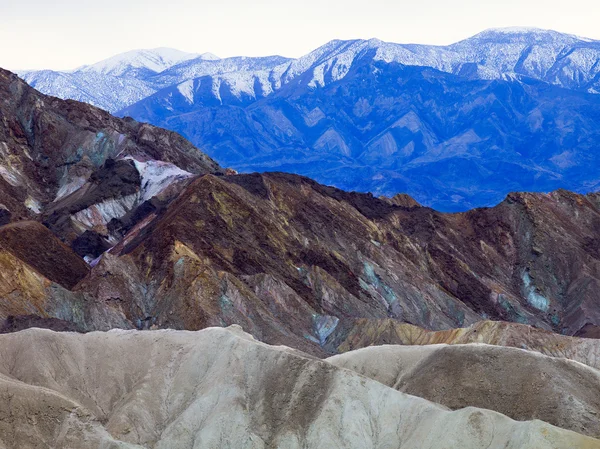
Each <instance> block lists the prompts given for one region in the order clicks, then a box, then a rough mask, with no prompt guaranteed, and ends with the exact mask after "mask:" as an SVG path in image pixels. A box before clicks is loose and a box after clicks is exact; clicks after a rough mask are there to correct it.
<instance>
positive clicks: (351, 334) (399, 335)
mask: <svg viewBox="0 0 600 449" xmlns="http://www.w3.org/2000/svg"><path fill="white" fill-rule="evenodd" d="M349 328H350V331H346V332H341V333H335V334H334V335H333V336H332V341H331V343H332V344H337V345H338V346H336V348H337V351H339V352H342V353H344V352H348V351H352V350H355V349H360V348H366V347H369V346H377V345H408V346H422V345H439V344H447V345H455V344H459V345H463V344H469V343H483V344H487V345H495V346H507V347H513V348H520V349H527V350H528V351H534V352H539V353H542V354H545V355H547V356H551V357H558V358H565V359H570V360H574V361H577V362H579V363H583V364H585V365H588V366H591V367H592V368H596V369H598V370H600V345H599V344H598V340H597V339H596V338H597V337H596V338H578V337H568V336H565V335H560V334H557V333H554V332H548V331H545V330H542V329H537V328H534V327H531V326H527V325H524V324H517V323H508V322H502V321H478V322H477V323H475V324H473V325H472V326H469V327H466V328H458V329H449V330H445V331H430V330H427V329H422V328H420V327H418V326H413V325H412V324H407V323H401V322H398V321H397V320H392V319H383V320H369V319H364V318H362V319H358V320H356V321H355V322H354V323H353V325H352V326H350V327H349ZM584 329H585V328H584ZM334 342H336V343H334Z"/></svg>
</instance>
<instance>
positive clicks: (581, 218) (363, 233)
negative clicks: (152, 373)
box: [0, 72, 600, 356]
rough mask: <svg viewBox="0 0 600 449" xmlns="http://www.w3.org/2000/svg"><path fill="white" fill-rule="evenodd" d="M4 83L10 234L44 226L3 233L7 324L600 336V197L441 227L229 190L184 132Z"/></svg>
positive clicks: (254, 180) (305, 338) (451, 219)
mask: <svg viewBox="0 0 600 449" xmlns="http://www.w3.org/2000/svg"><path fill="white" fill-rule="evenodd" d="M3 74H4V78H2V79H1V80H0V81H2V84H1V87H0V88H1V89H3V92H5V93H6V95H5V96H4V97H3V103H2V105H3V106H2V107H3V108H4V109H3V110H4V111H6V112H5V113H4V114H3V127H2V129H1V130H0V132H1V133H2V135H3V136H5V143H3V145H5V146H6V148H7V149H8V151H7V152H6V155H5V156H4V159H2V167H4V171H3V177H2V180H4V181H5V184H3V186H4V188H5V190H4V191H3V192H4V193H5V195H4V196H3V198H6V200H7V204H6V205H5V210H6V213H5V214H4V222H5V223H8V222H11V221H12V222H13V223H14V222H22V221H23V219H28V220H32V219H33V220H34V221H36V222H37V224H36V223H20V224H18V225H15V224H10V223H9V224H8V225H7V226H8V227H6V228H4V229H0V237H1V236H5V240H1V239H0V244H1V245H2V248H3V251H4V252H3V255H4V256H3V257H4V258H3V259H2V260H3V267H4V268H5V270H4V271H3V276H4V278H5V284H4V286H2V287H3V291H4V292H5V296H4V297H3V298H2V301H1V302H0V318H2V319H8V318H9V317H10V316H16V317H17V322H20V321H18V320H19V319H21V318H18V317H21V316H22V317H24V318H22V320H23V322H28V321H30V318H27V317H29V316H31V315H37V316H39V317H40V318H42V319H47V318H54V319H58V320H63V321H68V322H71V323H73V325H74V326H75V327H76V328H77V329H80V330H88V331H89V330H98V329H102V330H105V329H110V328H112V327H125V328H132V327H136V328H139V329H143V328H165V327H169V328H177V329H190V330H197V329H202V328H204V327H207V326H224V325H230V324H239V325H241V326H243V327H244V329H246V330H247V331H249V332H251V333H252V334H253V335H255V336H256V337H257V338H259V339H260V340H262V341H265V342H268V343H277V344H286V345H288V346H292V347H296V348H300V349H302V350H304V351H306V352H309V353H312V354H315V355H319V356H323V355H325V354H328V353H336V352H338V351H339V350H340V348H343V345H344V342H346V341H347V342H349V343H348V344H351V342H353V341H355V339H356V341H364V345H367V344H370V343H374V342H377V341H378V340H377V337H374V338H373V340H372V341H369V339H370V338H371V335H372V333H371V331H370V330H369V329H370V325H365V331H364V332H362V333H360V332H361V331H360V326H357V320H360V319H365V320H367V321H366V323H378V322H380V320H384V319H387V318H392V319H394V320H396V321H399V322H406V323H411V324H414V325H416V326H420V327H422V328H425V329H430V330H441V329H452V328H457V327H463V326H469V325H472V324H474V323H476V322H477V321H480V320H482V319H494V320H504V321H512V322H519V323H524V324H530V325H534V326H537V327H539V328H543V329H547V330H553V331H555V332H559V333H563V334H567V335H592V334H593V332H594V330H595V329H597V328H598V326H600V309H599V308H598V305H597V301H596V298H597V296H596V292H597V290H598V279H599V274H598V272H599V269H600V265H599V261H600V255H599V254H598V250H597V249H598V248H597V247H598V244H597V243H598V242H597V240H598V235H597V234H598V232H600V231H599V229H600V228H599V223H600V222H599V221H598V220H599V216H600V201H599V197H598V195H594V194H591V195H586V196H584V195H578V194H574V193H570V192H567V191H557V192H554V193H552V194H549V195H545V194H523V193H518V194H511V195H509V196H508V197H507V198H506V200H505V201H504V202H502V203H501V204H500V205H498V206H497V207H495V208H490V209H477V210H473V211H470V212H467V213H460V214H443V213H439V212H436V211H434V210H432V209H428V208H425V207H421V206H420V205H419V204H418V203H416V202H415V201H414V200H412V199H411V198H410V197H407V196H405V195H404V196H403V195H399V196H396V197H393V198H383V197H382V198H377V197H374V196H373V195H367V194H358V193H348V192H344V191H341V190H337V189H335V188H331V187H325V186H322V185H320V184H318V183H316V182H314V181H312V180H310V179H307V178H302V177H299V176H295V175H288V174H282V173H271V174H262V175H260V174H252V175H235V174H233V173H232V172H228V174H225V173H223V172H222V171H221V170H220V169H219V167H218V166H217V165H216V164H215V163H214V162H213V161H212V160H210V159H209V158H208V157H207V156H205V155H203V154H202V153H200V152H199V151H198V150H196V149H195V148H194V147H192V146H191V145H190V144H189V143H188V142H186V141H185V140H183V139H182V138H180V137H178V136H176V135H174V134H172V133H169V132H167V131H163V130H158V129H155V128H152V127H150V126H148V125H141V124H139V123H137V122H133V121H121V120H119V119H116V118H114V117H111V116H109V115H108V114H105V113H102V112H101V111H99V110H97V109H95V108H92V107H90V106H86V105H83V104H81V103H76V102H64V101H62V100H58V99H54V98H49V97H45V96H42V95H40V94H39V93H36V92H35V91H33V90H32V89H31V88H29V87H27V86H26V85H25V84H24V83H23V82H21V81H19V80H18V79H17V78H16V77H14V76H12V75H10V74H8V73H6V72H3ZM29 118H31V120H29ZM15 130H17V131H15ZM19 130H20V131H19ZM19 133H20V134H19ZM99 133H101V134H102V136H103V137H102V138H100V139H98V135H99ZM98 142H104V143H103V144H102V143H98ZM27 155H29V156H30V157H28V156H27ZM9 175H10V176H9ZM9 181H10V183H9ZM32 205H34V206H35V207H34V208H32ZM28 207H29V208H28ZM40 222H41V223H43V224H44V225H45V226H46V228H47V229H44V228H43V227H42V226H40V225H39V223H40ZM51 234H53V235H51ZM25 235H29V236H32V237H33V238H31V239H30V241H29V242H27V244H26V245H25V244H23V245H20V244H19V242H20V240H21V239H23V238H24V237H23V236H25ZM48 242H54V243H52V244H51V245H48ZM52 248H57V249H58V250H59V251H55V250H52V251H50V250H49V249H52ZM78 256H79V257H81V258H84V259H85V260H86V261H87V262H88V265H89V267H86V266H85V265H84V264H83V263H82V262H81V260H79V259H78ZM58 259H60V262H59V260H58ZM61 263H62V265H61ZM34 321H35V320H34ZM12 322H13V323H14V322H15V321H14V318H13V321H12ZM7 326H8V328H10V327H11V326H13V325H7ZM374 326H375V329H377V326H378V324H374ZM356 332H359V335H358V336H356ZM377 332H378V331H374V332H373V334H377ZM363 339H364V340H363Z"/></svg>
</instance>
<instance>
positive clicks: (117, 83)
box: [19, 48, 219, 112]
mask: <svg viewBox="0 0 600 449" xmlns="http://www.w3.org/2000/svg"><path fill="white" fill-rule="evenodd" d="M189 60H196V61H198V62H200V61H211V62H212V61H218V60H219V58H218V57H217V56H215V55H213V54H212V53H204V54H197V53H186V52H182V51H179V50H175V49H172V48H156V49H152V50H134V51H129V52H126V53H122V54H119V55H116V56H113V57H111V58H108V59H105V60H103V61H100V62H97V63H95V64H92V65H86V66H82V67H79V68H77V69H75V70H70V71H65V72H60V71H53V70H34V71H22V72H19V75H20V76H21V77H22V78H23V79H24V80H25V81H27V83H28V84H29V85H31V86H32V87H35V88H36V89H38V90H40V91H42V92H45V93H47V94H49V95H54V96H56V97H59V98H64V99H73V100H78V101H84V102H86V103H90V104H92V105H94V106H98V107H100V108H103V109H106V110H108V111H110V112H115V111H117V110H119V109H122V108H124V107H126V106H129V105H130V104H133V103H135V102H137V101H139V100H141V99H143V98H146V97H148V96H149V95H152V94H153V93H155V92H156V91H157V90H159V89H160V88H162V87H164V85H163V84H160V81H155V80H153V77H155V76H156V75H158V74H159V73H161V72H164V71H165V70H167V69H169V68H171V67H173V66H174V65H177V64H181V63H183V62H185V61H189Z"/></svg>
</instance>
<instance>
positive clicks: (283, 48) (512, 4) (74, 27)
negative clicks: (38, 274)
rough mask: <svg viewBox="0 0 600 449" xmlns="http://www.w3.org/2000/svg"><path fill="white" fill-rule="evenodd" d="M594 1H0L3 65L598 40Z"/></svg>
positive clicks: (599, 11) (599, 6)
mask: <svg viewBox="0 0 600 449" xmlns="http://www.w3.org/2000/svg"><path fill="white" fill-rule="evenodd" d="M599 19H600V2H598V1H597V0H594V1H592V0H570V1H565V0H560V1H558V0H502V1H497V0H494V1H489V0H413V1H404V0H361V1H357V0H343V1H342V0H295V1H290V0H278V1H275V0H255V1H246V0H218V1H214V0H213V1H206V0H94V1H88V0H0V66H1V67H5V68H9V69H13V70H14V69H35V68H52V69H69V68H74V67H77V66H80V65H82V64H88V63H93V62H96V61H99V60H101V59H104V58H107V57H109V56H112V55H114V54H117V53H121V52H124V51H128V50H133V49H138V48H155V47H173V48H177V49H180V50H184V51H190V52H198V53H203V52H212V53H215V54H216V55H218V56H221V57H226V56H237V55H247V56H259V55H270V54H280V55H283V56H290V57H297V56H301V55H303V54H305V53H308V52H309V51H311V50H313V49H314V48H316V47H318V46H320V45H322V44H324V43H325V42H327V41H329V40H331V39H351V38H371V37H377V38H379V39H382V40H385V41H390V42H401V43H424V44H440V45H444V44H449V43H452V42H455V41H458V40H460V39H463V38H466V37H468V36H471V35H473V34H476V33H477V32H479V31H482V30H484V29H486V28H491V27H506V26H534V27H539V28H547V29H554V30H557V31H562V32H566V33H571V34H577V35H580V36H585V37H589V38H593V39H598V40H600V26H599V25H598V20H599Z"/></svg>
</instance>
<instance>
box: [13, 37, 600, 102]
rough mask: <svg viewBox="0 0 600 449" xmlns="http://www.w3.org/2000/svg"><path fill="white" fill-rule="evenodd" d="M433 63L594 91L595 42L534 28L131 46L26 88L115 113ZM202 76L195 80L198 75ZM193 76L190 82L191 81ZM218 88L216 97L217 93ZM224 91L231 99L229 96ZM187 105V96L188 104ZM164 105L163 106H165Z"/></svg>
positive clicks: (598, 85)
mask: <svg viewBox="0 0 600 449" xmlns="http://www.w3.org/2000/svg"><path fill="white" fill-rule="evenodd" d="M365 54H369V55H370V57H372V59H373V60H374V61H383V62H386V63H391V62H397V63H400V64H404V65H416V66H425V67H432V68H435V69H437V70H441V71H443V72H447V73H453V74H456V75H460V76H463V77H467V78H470V79H515V78H516V79H518V78H521V77H530V78H534V79H539V80H542V81H545V82H548V83H551V84H555V85H558V86H561V87H566V88H569V89H575V90H582V91H587V92H590V93H599V92H600V64H599V63H598V60H599V59H600V42H599V41H593V40H590V39H586V38H580V37H577V36H572V35H568V34H562V33H558V32H555V31H548V30H540V29H535V28H505V29H492V30H487V31H484V32H482V33H480V34H478V35H476V36H473V37H471V38H469V39H466V40H464V41H461V42H458V43H456V44H452V45H449V46H443V47H442V46H431V45H416V44H395V43H388V42H383V41H380V40H378V39H370V40H351V41H339V40H335V41H331V42H329V43H327V44H325V45H323V46H322V47H319V48H318V49H316V50H314V51H313V52H311V53H309V54H307V55H305V56H303V57H301V58H298V59H289V58H284V57H281V56H270V57H258V58H257V57H233V58H223V59H220V58H218V57H216V56H215V55H213V54H210V53H204V54H194V53H185V52H181V51H178V50H174V49H168V48H158V49H154V50H136V51H131V52H127V53H123V54H120V55H117V56H114V57H112V58H108V59H106V60H104V61H100V62H98V63H95V64H92V65H89V66H83V67H80V68H79V69H76V70H74V71H71V72H55V71H47V70H43V71H28V72H21V73H20V75H21V76H22V77H23V78H24V79H25V80H26V81H27V82H28V83H29V84H30V85H32V86H33V87H35V88H37V89H39V90H41V91H42V92H44V93H46V94H50V95H54V96H58V97H60V98H72V99H75V100H81V101H86V102H89V103H92V104H94V105H96V106H100V107H102V108H105V109H107V110H109V111H111V112H116V111H118V110H120V109H123V108H124V107H127V106H129V105H131V104H133V103H135V102H137V101H140V100H142V99H143V98H145V97H148V96H150V95H152V94H154V93H156V92H158V91H159V90H161V89H165V88H170V89H167V90H166V91H165V94H166V95H170V94H171V91H173V89H176V86H178V85H181V86H182V88H181V90H182V91H183V92H186V94H185V97H186V98H187V99H188V100H189V97H190V87H189V86H190V85H191V84H194V85H200V84H201V85H203V86H204V87H206V86H207V83H208V84H210V86H211V87H210V89H207V90H204V87H203V91H205V92H211V93H210V95H209V96H210V98H211V99H217V101H222V98H225V100H224V101H225V103H227V102H228V100H227V98H232V99H234V100H235V101H236V102H247V101H248V100H252V99H254V100H256V99H260V98H263V97H264V96H266V95H270V94H271V93H273V92H274V91H276V90H278V89H280V88H281V87H282V86H284V85H286V84H288V83H290V82H292V81H297V82H301V83H307V84H308V85H309V86H311V87H314V88H316V87H323V86H325V85H326V84H327V83H329V82H332V81H338V80H340V79H341V78H343V77H344V76H345V75H346V74H347V73H348V71H349V70H350V68H351V67H352V64H353V63H354V61H355V60H357V58H360V57H362V56H364V55H365ZM203 77H210V79H209V80H207V79H205V80H204V81H202V82H200V81H198V79H199V78H203ZM190 80H196V81H190ZM221 92H223V95H222V94H221ZM230 94H231V95H232V96H233V97H231V96H230ZM188 102H189V101H188ZM165 107H167V108H168V107H170V106H169V105H168V104H166V103H165Z"/></svg>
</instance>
